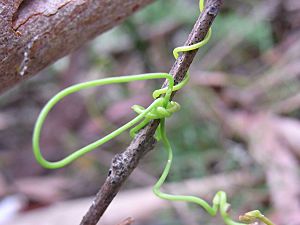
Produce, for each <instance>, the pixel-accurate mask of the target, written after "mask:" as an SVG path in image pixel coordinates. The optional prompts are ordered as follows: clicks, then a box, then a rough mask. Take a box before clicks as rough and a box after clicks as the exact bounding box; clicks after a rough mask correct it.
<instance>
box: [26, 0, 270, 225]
mask: <svg viewBox="0 0 300 225" xmlns="http://www.w3.org/2000/svg"><path fill="white" fill-rule="evenodd" d="M199 8H200V12H202V11H203V9H204V0H199ZM211 33H212V31H211V29H209V31H208V33H207V36H206V37H205V38H204V40H203V41H201V42H199V43H197V44H194V45H191V46H182V47H178V48H175V49H174V50H173V55H174V57H175V59H177V58H178V56H179V53H181V52H187V51H192V50H196V49H199V48H201V47H202V46H204V45H205V44H206V43H207V42H208V41H209V39H210V37H211ZM189 77H190V76H189V73H187V75H186V78H185V79H184V80H183V81H182V82H181V83H179V84H177V85H175V86H174V79H173V77H172V75H170V74H168V73H147V74H139V75H131V76H120V77H111V78H105V79H99V80H94V81H89V82H84V83H80V84H76V85H73V86H70V87H68V88H66V89H64V90H62V91H61V92H59V93H58V94H56V95H55V96H54V97H53V98H52V99H51V100H50V101H49V102H48V103H47V104H46V105H45V107H44V108H43V109H42V111H41V113H40V115H39V116H38V119H37V121H36V124H35V127H34V132H33V139H32V143H33V153H34V156H35V158H36V160H37V161H38V163H40V165H42V166H43V167H45V168H48V169H57V168H62V167H64V166H66V165H68V164H70V163H71V162H73V161H74V160H76V159H78V158H79V157H81V156H83V155H84V154H86V153H88V152H91V151H93V150H95V149H96V148H98V147H100V146H101V145H103V144H104V143H106V142H108V141H110V140H111V139H113V138H115V137H116V136H118V135H120V134H121V133H123V132H124V131H126V130H128V129H129V128H132V127H133V128H132V129H131V130H130V135H131V137H134V135H135V134H136V133H137V132H138V131H139V130H140V129H141V128H143V127H144V126H145V125H147V124H148V123H149V122H150V121H151V120H154V119H159V120H160V125H159V127H158V129H157V135H156V138H157V139H158V140H162V142H163V145H164V147H165V149H166V151H167V153H168V161H167V163H166V166H165V168H164V170H163V173H162V175H161V177H160V178H159V180H158V181H157V183H156V184H155V185H154V187H153V192H154V193H155V194H156V195H157V196H158V197H159V198H162V199H166V200H171V201H185V202H192V203H196V204H198V205H200V206H201V207H202V208H203V209H205V210H206V211H207V212H208V213H209V214H210V215H211V216H215V215H216V214H217V212H218V211H220V214H221V216H222V218H223V220H224V222H225V223H226V224H227V225H245V224H248V223H253V222H254V221H255V220H256V219H258V220H261V221H262V222H264V223H265V224H267V225H274V224H273V223H272V222H271V221H270V220H269V219H267V218H266V217H264V216H263V215H262V214H261V213H260V212H259V211H258V210H255V211H251V212H248V213H246V214H245V215H244V216H241V217H240V220H241V221H243V222H244V223H239V222H235V221H233V220H232V219H231V218H230V217H229V215H228V214H227V210H228V208H229V206H230V205H229V204H228V203H227V197H226V193H225V192H223V191H219V192H217V194H216V195H215V197H214V198H213V204H212V206H210V205H209V204H208V203H207V202H206V201H204V200H203V199H201V198H198V197H194V196H185V195H172V194H167V193H163V192H161V190H160V188H161V186H162V185H163V184H164V182H165V180H166V178H167V176H168V174H169V171H170V168H171V164H172V160H173V151H172V148H171V145H170V142H169V140H168V138H167V135H166V129H165V118H167V117H170V116H172V114H173V113H174V112H177V111H178V110H179V109H180V105H179V104H178V103H176V102H174V101H170V98H171V94H172V92H173V91H177V90H179V89H181V88H182V87H183V86H184V85H186V83H187V82H188V80H189ZM152 79H167V80H168V86H167V87H165V88H162V89H158V90H155V91H154V92H153V98H154V101H153V102H152V104H151V105H150V106H148V107H147V108H144V107H142V106H138V105H134V106H132V109H133V110H134V111H135V112H136V113H137V114H138V116H136V117H135V118H134V119H133V120H131V121H129V122H128V123H126V124H124V125H123V126H121V127H120V128H118V129H116V130H115V131H113V132H111V133H110V134H108V135H106V136H104V137H102V138H101V139H99V140H97V141H95V142H93V143H91V144H89V145H87V146H85V147H83V148H80V149H78V150H77V151H75V152H73V153H72V154H70V155H69V156H67V157H65V158H64V159H62V160H60V161H57V162H50V161H47V160H46V159H45V158H44V157H43V155H42V154H41V150H40V144H39V143H40V134H41V130H42V127H43V124H44V122H45V120H46V118H47V116H48V114H49V112H50V111H51V109H52V108H53V107H54V106H55V105H56V104H57V103H58V102H59V101H60V100H62V99H63V98H65V97H66V96H68V95H70V94H73V93H75V92H78V91H80V90H83V89H87V88H91V87H96V86H103V85H108V84H117V83H128V82H133V81H141V80H152ZM159 96H162V97H159Z"/></svg>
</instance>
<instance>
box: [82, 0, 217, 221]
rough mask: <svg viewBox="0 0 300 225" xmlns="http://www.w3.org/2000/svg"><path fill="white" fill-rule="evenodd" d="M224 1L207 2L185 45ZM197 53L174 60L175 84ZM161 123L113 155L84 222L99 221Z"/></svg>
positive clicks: (204, 30)
mask: <svg viewBox="0 0 300 225" xmlns="http://www.w3.org/2000/svg"><path fill="white" fill-rule="evenodd" d="M222 3H223V0H209V1H208V2H207V4H206V7H205V10H204V11H203V13H201V15H200V16H199V18H198V20H197V22H196V23H195V25H194V28H193V30H192V32H191V33H190V35H189V37H188V40H187V41H186V43H185V45H192V44H195V43H198V42H200V41H201V40H203V39H204V38H205V36H206V34H207V32H208V30H209V28H210V27H211V24H212V22H213V20H214V19H215V17H216V16H217V14H218V12H219V10H220V7H221V5H222ZM196 53H197V50H193V51H189V52H186V53H184V54H182V55H181V56H180V57H179V58H178V59H177V60H176V61H175V63H174V65H173V67H172V69H171V71H170V74H172V75H173V77H174V80H175V83H176V84H177V83H180V82H181V81H182V80H183V79H184V77H185V75H186V73H187V71H188V69H189V67H190V65H191V63H192V61H193V59H194V57H195V55H196ZM166 85H167V82H165V83H164V85H163V87H164V86H166ZM173 94H175V93H173ZM158 124H159V121H157V120H156V121H152V122H150V123H149V124H148V125H147V126H146V127H145V128H144V129H142V130H141V131H140V132H139V133H138V134H137V135H136V137H135V138H134V140H133V141H132V142H131V144H130V145H129V147H128V148H127V149H126V150H125V151H124V152H123V153H121V154H117V155H116V156H115V157H114V159H113V160H112V163H111V167H110V170H109V173H108V177H107V178H106V180H105V182H104V184H103V185H102V187H101V189H100V191H99V192H98V193H97V196H96V199H95V200H94V201H93V204H92V205H91V207H90V208H89V210H88V212H87V213H86V215H85V216H84V217H83V220H82V221H81V223H80V224H81V225H96V224H97V223H98V221H99V220H100V218H101V216H102V215H103V213H104V212H105V210H106V209H107V207H108V206H109V204H110V203H111V201H112V200H113V198H114V197H115V196H116V194H117V193H118V191H119V189H120V188H121V187H122V185H123V183H124V182H125V181H126V180H127V178H128V176H129V175H130V174H131V172H132V171H133V170H134V169H135V168H136V167H137V165H138V163H139V161H140V159H141V158H142V157H143V156H144V155H145V154H146V153H148V152H149V151H150V150H152V149H153V148H154V144H155V139H154V137H153V135H154V133H155V130H156V128H157V126H158Z"/></svg>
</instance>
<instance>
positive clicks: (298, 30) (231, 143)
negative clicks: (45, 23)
mask: <svg viewBox="0 0 300 225" xmlns="http://www.w3.org/2000/svg"><path fill="white" fill-rule="evenodd" d="M198 14H199V12H198V2H197V1H196V0H186V1H179V0H178V1H177V0H176V1H174V0H157V1H155V3H153V4H152V5H150V6H149V7H147V8H145V9H143V10H141V11H140V12H138V13H137V14H135V15H134V16H133V17H131V18H129V19H128V20H126V22H125V23H123V24H122V25H121V26H118V27H116V28H115V29H113V30H111V31H109V32H107V33H105V34H104V35H102V36H100V37H98V38H96V39H95V40H93V41H92V42H90V43H88V44H87V45H85V46H83V47H82V48H81V49H78V51H76V52H74V53H72V54H71V55H70V56H67V57H65V58H63V59H61V60H60V61H58V62H56V63H55V64H54V65H52V66H50V67H49V68H48V69H46V70H44V71H43V72H41V74H40V75H38V76H36V77H35V78H33V79H31V80H29V81H26V82H24V83H23V84H22V85H19V86H18V87H16V88H14V89H13V90H10V91H8V92H6V93H5V94H3V95H2V96H0V107H1V111H0V225H8V224H9V225H54V224H55V225H56V224H64V225H71V224H72V225H74V224H79V221H80V219H81V218H82V216H83V215H84V213H85V212H86V211H87V209H88V207H89V205H90V204H91V202H92V199H93V196H94V195H95V194H96V193H97V191H98V190H99V188H100V186H101V184H102V182H104V180H105V178H106V176H107V174H108V168H109V165H110V162H111V159H112V157H113V156H114V155H115V154H116V153H120V152H121V151H123V150H124V149H125V148H126V146H127V145H128V144H129V143H130V138H129V135H128V133H124V134H122V135H121V136H119V137H118V138H115V139H114V140H113V141H110V142H109V143H107V144H105V145H104V146H103V147H101V149H99V150H98V151H94V152H92V153H90V154H88V155H86V156H85V157H82V158H80V159H79V160H77V161H76V162H74V163H72V164H71V165H70V166H68V167H66V168H64V169H59V170H46V169H43V168H42V167H41V166H39V165H38V164H37V162H36V161H35V159H34V157H33V154H32V147H31V136H32V130H33V126H34V123H35V120H36V119H37V116H38V114H39V112H40V110H41V108H42V107H43V106H44V105H45V103H46V102H47V101H48V100H49V99H50V98H51V97H52V96H53V95H54V94H56V93H57V92H58V91H59V90H61V89H63V88H65V87H67V86H69V85H72V84H76V83H78V82H83V81H89V80H92V79H98V78H104V77H109V76H117V75H118V76H119V75H130V74H139V73H145V72H168V71H169V70H170V67H171V66H172V64H173V62H174V59H173V57H172V50H173V48H175V47H177V46H181V45H183V43H184V42H185V40H186V39H187V36H188V33H189V32H190V30H191V29H192V26H193V24H194V22H195V20H196V18H197V17H198ZM299 60H300V1H298V0H261V1H258V0H243V1H241V0H226V1H225V5H224V7H223V9H222V12H221V14H220V15H219V16H218V17H217V20H216V21H215V23H214V25H213V36H212V40H211V41H210V42H209V43H208V44H207V45H206V46H205V47H204V48H201V49H200V50H199V53H198V55H197V57H196V59H195V60H194V63H193V65H192V67H191V82H190V83H189V84H188V86H187V87H185V88H184V89H183V90H182V91H180V92H179V93H178V94H177V95H176V101H177V102H179V103H180V104H181V106H182V109H181V111H180V112H178V113H176V114H175V115H174V116H173V117H172V118H171V119H168V120H167V131H168V136H169V138H170V141H171V144H172V146H173V148H174V152H175V159H174V164H173V167H172V170H171V174H170V176H169V177H168V180H167V183H168V184H167V185H165V190H167V191H168V192H172V193H175V194H177V193H181V194H182V193H184V194H189V195H197V196H201V197H203V198H204V199H206V200H208V201H209V202H211V200H212V198H213V196H214V194H215V193H216V191H218V190H224V191H226V192H227V193H228V197H229V202H230V203H231V210H230V214H231V215H232V216H233V217H234V218H238V216H239V215H241V214H244V213H245V212H247V211H250V210H254V209H260V210H261V211H263V212H264V213H265V215H267V216H269V217H270V218H271V219H272V220H274V222H275V223H276V224H282V225H283V224H286V225H287V224H293V225H294V224H298V225H299V224H300V178H299V177H300V169H299V168H300V167H299V159H300V121H299V119H300V110H299V109H300V61H299ZM161 83H162V81H155V82H154V81H147V82H134V83H130V84H122V85H110V86H105V87H101V88H92V89H89V90H85V91H82V92H80V93H79V94H74V95H72V96H70V97H67V98H66V99H65V100H63V101H62V102H61V103H59V104H58V106H57V107H56V108H55V109H54V110H53V111H52V112H51V114H50V116H49V118H48V119H47V121H46V125H45V127H44V130H43V133H42V144H41V145H42V149H43V154H44V156H45V157H46V158H47V159H48V160H59V159H61V158H63V157H64V156H66V155H68V154H69V153H70V152H72V151H74V150H75V149H78V148H79V147H82V146H85V145H86V144H88V143H90V142H92V141H94V140H97V139H99V138H100V137H102V136H103V135H105V134H107V133H109V132H110V131H113V130H114V129H116V128H117V127H119V126H120V125H122V124H124V123H125V122H127V121H129V120H130V119H132V118H133V117H134V116H135V114H134V113H133V112H132V110H131V109H130V107H131V106H132V105H133V104H140V105H143V106H147V105H149V104H150V103H151V101H152V99H151V93H152V91H153V90H155V89H157V88H159V87H160V86H161ZM165 162H166V154H165V151H164V150H163V148H162V146H161V145H160V144H158V145H157V146H156V148H155V150H153V151H152V152H150V154H148V155H147V156H146V157H145V158H144V159H143V161H142V162H141V163H140V165H139V167H138V169H136V170H135V172H134V173H133V174H132V175H131V177H130V179H129V180H128V181H127V183H126V185H125V186H123V188H122V190H121V192H120V193H119V195H118V197H117V198H116V200H115V201H114V202H113V204H112V205H111V206H110V207H109V209H108V210H107V212H106V214H105V215H104V217H103V220H102V222H101V223H100V224H103V225H118V224H122V221H124V220H125V219H126V218H128V217H132V218H134V220H135V223H134V224H138V225H169V224H172V225H177V224H178V225H179V224H182V225H196V224H223V222H222V220H221V219H220V218H219V217H216V218H211V217H210V216H209V215H208V214H207V213H206V212H204V211H203V210H202V209H201V208H200V207H198V206H197V205H192V204H185V203H172V202H166V201H162V200H159V199H158V198H156V197H155V196H154V195H153V194H152V192H151V186H152V185H153V184H154V183H155V181H156V180H157V178H158V177H159V176H160V173H161V171H162V169H163V167H164V164H165ZM123 224H126V223H123Z"/></svg>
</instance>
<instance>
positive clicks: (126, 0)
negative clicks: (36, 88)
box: [0, 0, 153, 93]
mask: <svg viewBox="0 0 300 225" xmlns="http://www.w3.org/2000/svg"><path fill="white" fill-rule="evenodd" d="M152 1H153V0H44V1H40V0H1V2H0V31H1V32H0V93H2V92H3V91H5V90H7V89H8V88H10V87H12V86H13V85H15V84H17V83H19V82H21V81H23V80H25V79H27V78H29V77H31V76H32V75H34V74H36V73H37V72H39V71H40V70H42V69H43V68H45V67H46V66H48V65H50V64H51V63H53V62H55V61H56V60H57V59H59V58H61V57H63V56H65V55H67V54H68V53H70V52H71V51H73V50H74V49H76V48H78V47H79V46H81V45H82V44H83V43H85V42H87V41H88V40H91V39H92V38H93V37H95V36H96V35H98V34H100V33H103V32H105V31H107V30H108V29H110V28H112V27H114V26H116V25H117V24H119V23H121V22H122V21H123V20H124V19H126V18H127V17H128V16H129V15H131V14H132V13H134V12H135V11H137V10H138V9H140V8H141V7H143V6H145V5H146V4H148V3H150V2H152Z"/></svg>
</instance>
